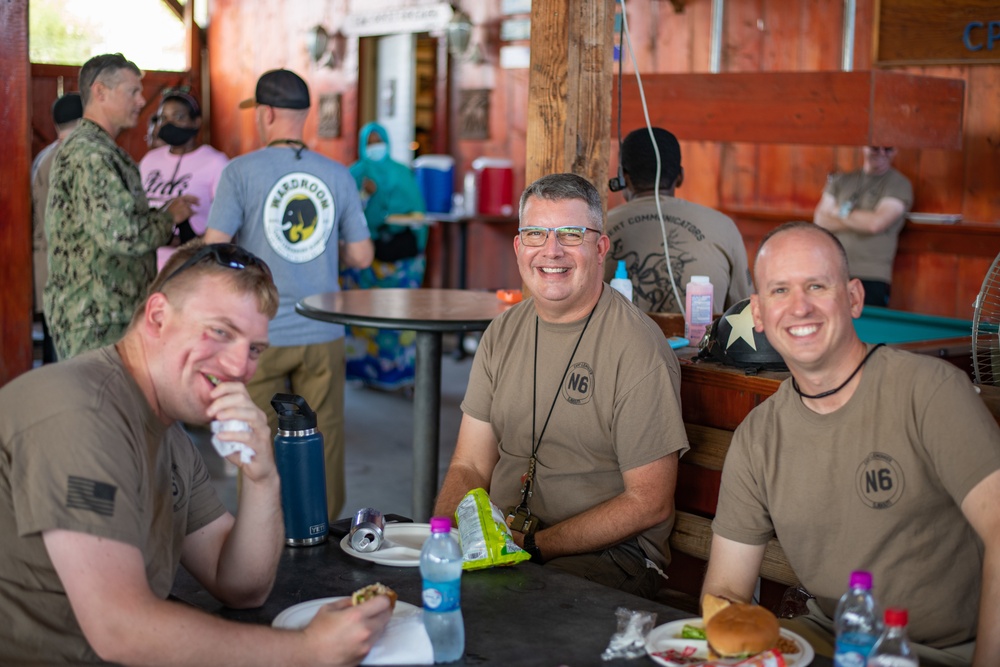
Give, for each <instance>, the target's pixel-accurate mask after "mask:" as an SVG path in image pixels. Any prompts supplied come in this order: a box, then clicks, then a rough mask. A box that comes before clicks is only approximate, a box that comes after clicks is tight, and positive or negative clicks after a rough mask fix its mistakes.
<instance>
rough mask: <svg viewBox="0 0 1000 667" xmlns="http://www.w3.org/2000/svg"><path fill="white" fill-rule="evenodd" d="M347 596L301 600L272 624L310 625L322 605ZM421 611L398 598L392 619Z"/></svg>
mask: <svg viewBox="0 0 1000 667" xmlns="http://www.w3.org/2000/svg"><path fill="white" fill-rule="evenodd" d="M345 597H346V596H343V595H342V596H340V597H334V598H320V599H318V600H309V601H308V602H300V603H299V604H297V605H295V606H292V607H289V608H288V609H286V610H285V611H283V612H281V613H280V614H278V615H277V617H275V619H274V620H273V621H272V622H271V625H272V626H273V627H275V628H284V629H285V630H301V629H302V628H304V627H306V626H307V625H309V622H310V621H312V620H313V616H315V615H316V612H318V611H319V608H320V607H322V606H323V605H325V604H330V603H331V602H336V601H337V600H343V599H345ZM419 613H421V610H420V607H417V606H415V605H412V604H410V603H409V602H403V601H402V600H396V607H395V608H394V609H393V610H392V620H393V621H395V620H396V619H400V618H407V617H409V616H413V615H414V614H419Z"/></svg>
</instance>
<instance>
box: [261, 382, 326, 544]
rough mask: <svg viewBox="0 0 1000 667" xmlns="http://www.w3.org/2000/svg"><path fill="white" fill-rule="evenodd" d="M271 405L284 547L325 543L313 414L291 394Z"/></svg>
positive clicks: (322, 475)
mask: <svg viewBox="0 0 1000 667" xmlns="http://www.w3.org/2000/svg"><path fill="white" fill-rule="evenodd" d="M271 405H272V406H273V407H274V409H275V411H276V412H277V413H278V434H277V435H275V436H274V462H275V463H276V464H277V466H278V475H279V476H280V477H281V508H282V510H283V512H284V515H285V544H287V545H289V546H292V547H306V546H312V545H315V544H321V543H323V542H325V541H326V538H327V533H328V532H329V530H330V525H329V518H328V517H327V514H326V466H325V465H324V463H323V434H321V433H320V432H319V431H317V430H316V413H315V412H313V411H312V410H311V409H310V408H309V405H308V404H307V403H306V401H305V399H304V398H302V397H301V396H296V395H295V394H275V395H274V396H272V397H271Z"/></svg>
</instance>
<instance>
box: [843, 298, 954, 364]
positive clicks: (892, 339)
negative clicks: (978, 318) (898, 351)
mask: <svg viewBox="0 0 1000 667" xmlns="http://www.w3.org/2000/svg"><path fill="white" fill-rule="evenodd" d="M854 329H855V330H856V331H857V332H858V337H859V338H861V340H863V341H865V342H866V343H886V344H888V345H892V346H894V347H899V348H902V349H905V350H910V351H912V352H920V353H923V354H932V355H934V356H938V357H943V358H946V359H948V360H949V361H951V362H952V363H955V364H956V365H959V366H962V367H963V368H965V367H968V368H971V356H972V320H962V319H958V318H954V317H939V316H937V315H923V314H921V313H910V312H906V311H903V310H892V309H890V308H878V307H876V306H865V308H864V311H862V313H861V317H860V318H858V319H856V320H854Z"/></svg>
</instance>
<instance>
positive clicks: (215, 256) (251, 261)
mask: <svg viewBox="0 0 1000 667" xmlns="http://www.w3.org/2000/svg"><path fill="white" fill-rule="evenodd" d="M207 258H211V259H212V260H214V261H215V263H216V264H218V265H219V266H224V267H226V268H229V269H234V270H236V271H242V270H243V269H246V268H248V267H250V266H257V267H260V269H261V270H262V271H263V272H264V273H266V274H267V277H268V278H270V277H271V269H270V268H269V267H268V266H267V264H265V263H264V260H262V259H260V258H259V257H257V256H256V255H254V254H253V253H250V252H247V251H246V250H244V249H243V248H241V247H239V246H237V245H233V244H232V243H210V244H208V245H206V246H204V247H202V248H201V249H200V250H198V252H196V253H195V254H193V255H191V256H190V257H188V258H187V260H185V261H184V263H183V264H181V265H180V266H178V267H177V268H176V269H174V270H173V271H172V272H171V273H170V275H168V276H167V277H166V278H164V280H163V282H162V283H160V288H161V289H162V288H163V286H164V285H166V284H167V283H168V282H170V281H171V280H173V279H174V278H176V277H177V276H178V274H181V273H183V272H184V271H187V270H188V269H190V268H191V267H192V266H194V265H195V264H200V263H201V262H202V261H204V260H205V259H207Z"/></svg>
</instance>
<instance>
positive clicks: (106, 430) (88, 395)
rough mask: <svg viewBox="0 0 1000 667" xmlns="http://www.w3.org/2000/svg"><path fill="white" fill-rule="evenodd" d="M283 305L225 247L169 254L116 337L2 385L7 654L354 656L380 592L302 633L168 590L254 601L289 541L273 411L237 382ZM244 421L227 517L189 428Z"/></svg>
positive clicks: (319, 660)
mask: <svg viewBox="0 0 1000 667" xmlns="http://www.w3.org/2000/svg"><path fill="white" fill-rule="evenodd" d="M277 308H278V291H277V289H276V288H275V286H274V282H273V280H272V278H271V273H270V270H269V269H268V268H267V266H266V265H265V264H264V263H263V262H262V261H260V260H259V259H257V258H256V257H254V256H253V255H251V254H250V253H248V252H246V251H244V250H242V249H240V248H238V247H236V246H234V245H230V244H216V245H209V246H205V245H203V244H202V243H201V242H200V241H196V242H192V243H190V244H187V245H185V246H183V247H181V248H179V249H178V250H177V252H176V253H175V254H174V255H173V257H171V259H170V260H169V261H168V262H167V264H166V265H165V266H164V268H163V271H162V272H161V273H160V274H159V275H158V276H157V278H156V279H155V281H154V282H153V284H152V286H151V287H150V289H149V296H148V297H147V298H146V300H145V302H144V304H143V305H141V306H140V307H139V308H137V309H136V312H135V314H134V316H133V318H132V321H131V324H130V325H129V327H128V329H127V332H126V334H125V336H124V337H123V338H122V339H121V340H120V341H119V342H118V343H117V344H116V345H110V346H106V347H103V348H100V349H97V350H92V351H90V352H85V353H83V354H80V355H77V356H76V357H74V358H72V359H69V360H67V361H63V362H60V363H58V364H50V365H48V366H44V367H43V368H40V369H38V370H36V371H32V372H29V373H25V374H24V375H22V376H20V377H19V378H17V379H15V380H13V381H12V382H10V383H9V384H7V385H6V386H5V387H3V388H2V389H0V534H2V535H3V536H4V537H3V540H0V664H4V665H24V664H46V665H53V664H74V665H76V664H83V663H97V662H109V663H120V664H129V665H139V664H142V665H147V664H174V665H239V666H240V667H246V666H247V665H268V666H271V665H278V664H281V665H324V664H325V665H332V664H337V665H356V664H358V663H359V662H360V661H361V659H362V658H363V657H364V656H365V655H366V654H367V652H368V651H369V650H370V648H371V646H372V644H373V642H374V641H375V640H376V639H377V638H378V637H379V636H380V635H381V633H382V631H383V629H384V628H385V626H386V624H387V623H388V620H389V616H390V614H391V612H390V609H389V600H388V598H385V597H384V596H377V598H376V599H374V600H372V601H369V602H366V603H365V604H363V605H360V606H357V607H351V606H350V601H349V600H344V601H342V602H341V603H339V604H336V605H334V606H331V607H330V608H328V609H326V610H325V611H324V612H323V613H320V614H318V615H317V616H316V619H315V620H314V621H313V622H311V623H310V624H309V626H308V627H306V628H305V629H303V630H301V631H293V632H290V631H287V630H277V629H273V628H270V627H262V626H256V625H248V624H241V623H235V622H231V621H226V620H223V619H221V618H218V617H213V616H210V615H208V614H206V613H204V612H202V611H200V610H198V609H195V608H193V607H190V606H188V605H185V604H180V603H177V602H173V601H170V600H169V599H167V596H168V594H169V593H170V590H171V586H172V584H173V581H174V577H175V576H176V573H177V568H178V566H179V565H183V566H184V567H185V569H187V571H188V572H190V573H191V575H192V576H194V577H195V579H197V580H198V582H199V583H201V584H202V585H203V586H204V587H205V589H206V590H207V591H208V592H209V593H210V594H212V595H213V596H214V597H215V598H216V599H218V600H220V601H221V602H223V603H224V604H225V605H226V606H228V607H232V608H251V607H258V606H260V605H261V604H262V603H263V602H264V600H265V599H266V598H267V596H268V595H269V593H270V591H271V588H272V586H273V585H274V581H275V575H276V571H277V565H278V559H279V556H280V555H281V552H282V549H283V547H284V525H283V521H282V512H281V497H280V482H279V478H278V471H277V467H276V466H275V461H274V452H273V448H272V445H271V433H270V430H269V429H268V426H267V417H266V416H265V415H264V413H263V412H262V411H261V410H260V409H258V408H257V407H256V406H255V405H254V404H253V401H252V400H251V399H250V395H249V393H248V392H247V388H246V381H247V380H248V379H249V378H250V376H252V375H253V373H254V371H255V370H256V367H257V360H258V358H259V356H260V354H261V352H263V350H264V349H265V348H266V347H267V344H268V338H267V330H268V329H267V327H268V321H269V320H270V319H271V318H272V317H274V314H275V312H276V311H277ZM213 420H218V421H220V422H227V421H230V420H237V421H242V422H244V423H245V424H246V425H247V426H249V430H236V431H224V432H222V433H219V434H218V435H217V437H218V438H219V439H221V440H225V441H229V442H237V443H240V444H242V445H244V446H246V447H249V448H250V450H252V452H253V457H252V458H251V460H250V461H249V462H246V463H243V462H241V461H240V454H239V453H234V454H231V455H230V456H229V457H228V458H229V459H230V460H231V462H232V463H234V464H236V465H238V466H239V467H240V468H241V469H242V471H243V485H242V489H241V492H240V498H239V507H240V511H239V515H238V516H236V517H234V516H233V515H231V514H230V513H229V512H227V511H226V509H225V507H224V506H223V505H222V503H221V501H220V500H219V498H218V495H217V494H216V492H215V490H214V489H213V487H212V482H211V478H210V476H209V474H208V471H207V469H206V466H205V462H204V461H203V460H202V458H201V456H200V455H199V454H198V452H197V450H196V449H195V448H194V446H193V445H192V443H191V441H190V438H189V437H188V436H187V435H186V434H185V432H184V430H183V427H182V424H183V423H189V424H207V423H208V422H209V421H213Z"/></svg>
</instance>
